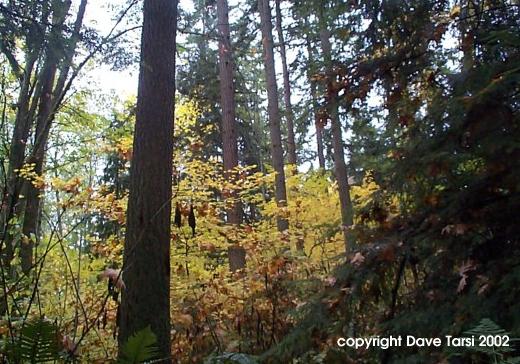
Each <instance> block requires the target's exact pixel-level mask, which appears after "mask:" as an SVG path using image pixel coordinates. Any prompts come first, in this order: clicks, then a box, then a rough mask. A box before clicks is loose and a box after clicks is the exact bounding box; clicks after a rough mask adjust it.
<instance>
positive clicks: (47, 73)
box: [20, 56, 57, 273]
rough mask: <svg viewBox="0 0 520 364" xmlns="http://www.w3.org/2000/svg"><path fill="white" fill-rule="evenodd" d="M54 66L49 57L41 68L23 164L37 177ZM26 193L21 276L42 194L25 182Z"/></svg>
mask: <svg viewBox="0 0 520 364" xmlns="http://www.w3.org/2000/svg"><path fill="white" fill-rule="evenodd" d="M56 64H57V62H56V60H55V59H54V57H52V56H51V57H49V60H48V62H47V64H46V65H45V66H44V72H43V78H42V81H43V87H42V95H41V98H40V106H39V110H38V117H37V120H36V138H35V139H36V143H35V146H34V150H33V152H32V155H31V157H30V158H29V159H28V161H27V162H28V163H31V164H33V165H34V172H35V173H36V174H37V175H38V176H41V175H42V174H43V163H44V158H45V148H46V146H47V140H48V139H49V132H50V127H51V122H50V119H49V116H50V114H51V107H52V97H51V94H52V87H53V84H54V78H55V76H56ZM26 191H27V192H26V193H27V196H26V205H25V214H24V220H23V226H22V233H23V235H24V236H26V237H27V240H26V241H22V244H21V246H20V258H21V265H22V271H23V272H24V273H28V272H29V271H30V269H31V267H32V251H33V246H34V244H35V241H34V239H36V238H37V236H38V235H37V232H38V225H39V211H40V200H41V199H40V193H41V192H42V191H41V189H40V188H38V187H37V186H35V185H34V184H33V183H32V182H30V181H27V183H26Z"/></svg>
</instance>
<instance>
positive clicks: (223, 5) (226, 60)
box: [217, 0, 246, 271]
mask: <svg viewBox="0 0 520 364" xmlns="http://www.w3.org/2000/svg"><path fill="white" fill-rule="evenodd" d="M228 12H229V10H228V3H227V0H217V16H218V30H219V52H218V54H219V75H220V102H221V106H222V151H223V160H224V173H225V177H226V179H227V180H228V181H229V182H230V183H233V181H234V177H235V175H236V174H235V173H232V172H230V171H231V170H233V169H234V168H236V167H237V166H238V147H237V130H236V115H235V85H234V82H233V80H234V76H233V74H234V62H233V51H232V47H231V36H230V32H229V15H228ZM236 198H237V196H236V193H234V192H232V193H231V196H230V200H231V201H232V204H231V206H230V207H229V208H228V209H227V210H226V214H227V217H228V222H229V223H231V224H234V225H239V224H240V223H241V221H242V209H241V206H240V203H239V202H237V201H236ZM228 259H229V268H230V269H231V271H235V270H237V269H240V268H244V267H245V264H246V260H245V259H246V252H245V250H244V248H242V247H240V246H230V247H229V248H228Z"/></svg>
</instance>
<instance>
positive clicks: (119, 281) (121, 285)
mask: <svg viewBox="0 0 520 364" xmlns="http://www.w3.org/2000/svg"><path fill="white" fill-rule="evenodd" d="M99 278H100V279H102V278H107V279H110V280H111V281H112V283H113V284H114V286H115V287H116V288H118V289H125V288H126V286H125V282H124V281H123V274H122V273H121V269H112V268H107V269H105V270H104V271H103V272H101V273H100V274H99Z"/></svg>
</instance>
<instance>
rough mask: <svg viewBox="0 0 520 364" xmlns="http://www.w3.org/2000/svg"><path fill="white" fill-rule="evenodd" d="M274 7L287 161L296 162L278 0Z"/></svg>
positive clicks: (288, 81) (289, 92)
mask: <svg viewBox="0 0 520 364" xmlns="http://www.w3.org/2000/svg"><path fill="white" fill-rule="evenodd" d="M275 9H276V32H277V33H278V42H279V43H280V58H281V59H282V74H283V99H284V103H285V121H286V127H287V163H289V164H295V165H296V164H297V157H296V142H295V140H294V113H293V109H292V104H291V81H290V79H289V70H288V68H287V55H286V51H285V38H284V35H283V29H282V10H281V9H280V0H275Z"/></svg>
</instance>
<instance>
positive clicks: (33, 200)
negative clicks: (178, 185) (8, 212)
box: [20, 0, 87, 273]
mask: <svg viewBox="0 0 520 364" xmlns="http://www.w3.org/2000/svg"><path fill="white" fill-rule="evenodd" d="M70 5H71V3H70V2H69V1H64V2H56V3H55V4H54V8H55V9H54V14H53V17H54V19H53V23H54V24H56V26H55V28H53V29H57V30H58V31H52V32H51V35H50V39H49V47H48V51H47V58H46V60H45V64H44V67H43V70H42V74H41V84H42V92H41V96H40V103H39V110H38V115H37V117H36V131H35V135H36V137H35V145H34V148H33V151H32V153H31V155H30V156H29V158H28V161H27V162H28V163H33V164H34V172H36V174H37V175H38V176H42V175H43V167H44V163H45V151H46V149H47V143H48V140H49V133H50V130H51V126H52V123H53V120H54V116H55V113H56V111H57V110H58V107H59V106H60V102H61V100H63V98H62V93H63V91H64V86H65V81H66V79H67V77H68V74H69V70H70V67H71V64H72V59H73V57H74V53H75V50H76V46H77V42H78V40H79V33H80V30H81V27H82V25H83V18H84V15H85V10H86V6H87V0H82V1H81V3H80V6H79V9H78V13H77V15H76V20H75V23H74V29H73V33H72V36H71V39H70V42H69V44H68V46H66V45H65V44H66V42H64V39H63V35H62V34H61V33H60V32H59V30H60V29H61V27H62V25H63V24H64V22H65V19H66V17H67V14H68V12H69V9H70ZM60 48H63V49H64V50H65V54H64V56H63V57H60V56H59V54H58V52H57V50H59V49H60ZM60 58H62V66H61V69H60V74H59V77H58V81H57V83H56V86H54V83H55V79H56V72H57V71H58V63H59V60H60ZM26 191H27V193H26V205H25V215H24V220H23V226H22V233H23V235H24V236H26V237H27V239H26V241H25V242H23V243H22V244H21V246H20V259H21V265H22V271H23V272H24V273H28V272H29V270H30V269H31V267H32V255H33V247H34V245H35V243H36V241H35V239H36V240H37V239H38V238H39V236H38V235H39V234H38V230H39V225H40V218H39V217H40V205H41V193H42V191H41V189H40V188H38V187H36V186H34V185H33V184H32V183H30V182H27V183H26Z"/></svg>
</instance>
